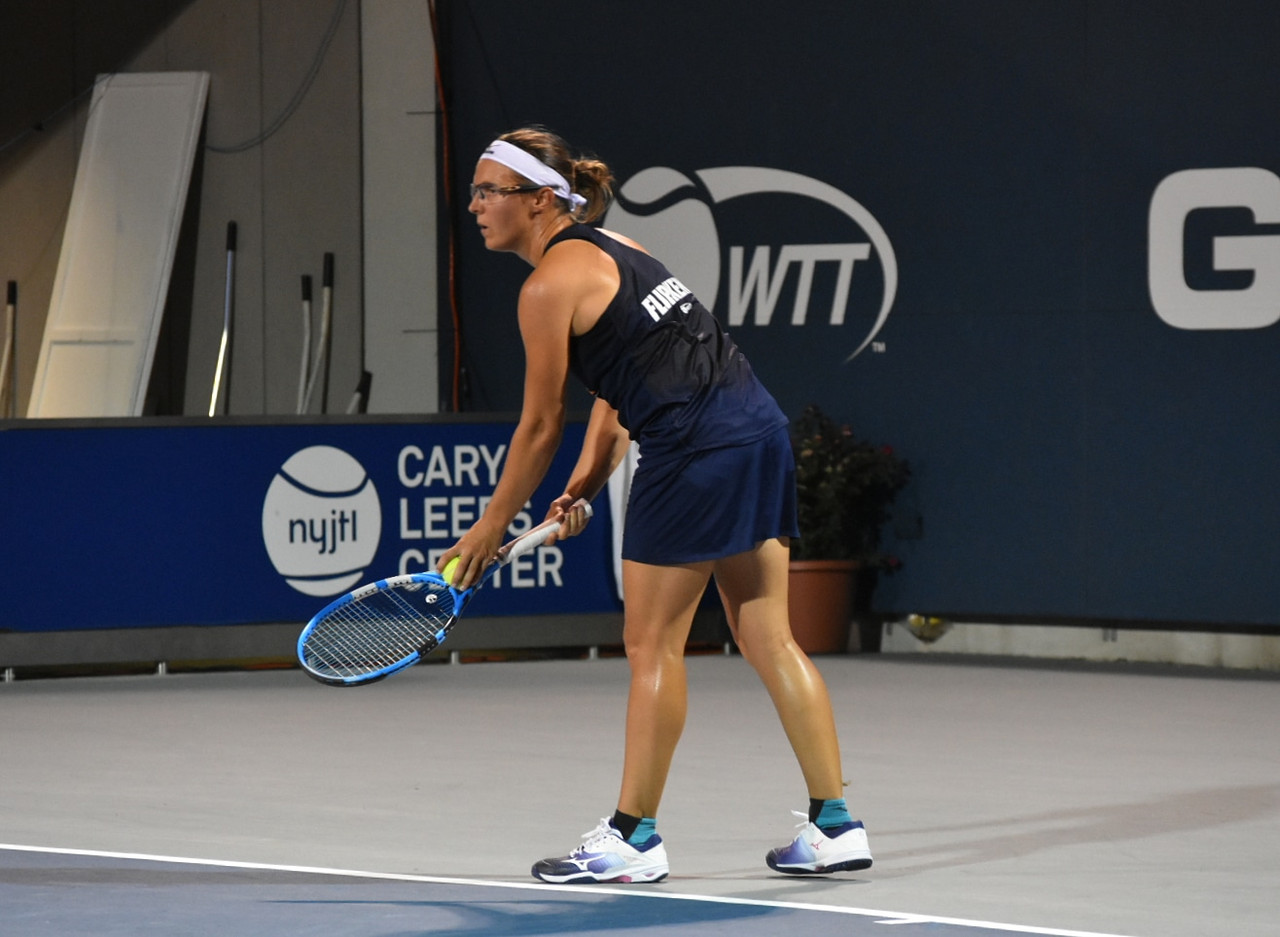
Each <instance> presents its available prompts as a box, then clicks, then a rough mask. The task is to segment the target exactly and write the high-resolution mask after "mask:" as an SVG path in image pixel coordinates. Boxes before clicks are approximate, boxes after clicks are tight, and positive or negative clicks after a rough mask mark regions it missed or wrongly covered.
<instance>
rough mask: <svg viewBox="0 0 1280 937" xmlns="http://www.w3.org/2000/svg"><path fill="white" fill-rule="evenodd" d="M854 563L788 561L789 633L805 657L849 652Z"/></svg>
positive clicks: (854, 573)
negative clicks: (789, 567)
mask: <svg viewBox="0 0 1280 937" xmlns="http://www.w3.org/2000/svg"><path fill="white" fill-rule="evenodd" d="M858 569H859V566H858V563H857V561H856V560H792V561H791V575H790V581H789V584H788V591H787V609H788V612H789V613H790V616H791V633H792V635H793V636H794V637H795V639H796V643H797V644H799V645H800V648H801V650H803V651H804V652H805V653H806V654H843V653H845V652H846V651H847V650H848V649H849V627H850V623H851V622H852V620H853V594H854V586H855V582H856V578H857V573H858Z"/></svg>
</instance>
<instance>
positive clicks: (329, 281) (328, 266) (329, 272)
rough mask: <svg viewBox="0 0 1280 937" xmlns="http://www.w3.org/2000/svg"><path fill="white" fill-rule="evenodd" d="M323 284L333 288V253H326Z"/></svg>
mask: <svg viewBox="0 0 1280 937" xmlns="http://www.w3.org/2000/svg"><path fill="white" fill-rule="evenodd" d="M321 285H322V286H326V287H328V288H330V289H332V288H333V254H325V255H324V279H323V280H322V281H321Z"/></svg>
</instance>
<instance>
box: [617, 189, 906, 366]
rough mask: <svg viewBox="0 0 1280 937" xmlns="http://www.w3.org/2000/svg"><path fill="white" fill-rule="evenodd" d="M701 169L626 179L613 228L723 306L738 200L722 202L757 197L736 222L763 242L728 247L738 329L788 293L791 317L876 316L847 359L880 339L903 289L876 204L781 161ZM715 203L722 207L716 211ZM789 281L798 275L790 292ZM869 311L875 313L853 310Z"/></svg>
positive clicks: (804, 320)
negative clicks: (723, 231) (724, 236)
mask: <svg viewBox="0 0 1280 937" xmlns="http://www.w3.org/2000/svg"><path fill="white" fill-rule="evenodd" d="M694 176H696V180H695V179H690V178H689V177H688V176H685V175H683V174H682V173H679V172H677V171H676V170H674V169H669V168H666V167H662V166H657V167H652V168H650V169H645V170H643V171H642V172H639V173H637V174H636V175H634V176H632V177H631V178H630V179H628V180H627V181H626V183H624V184H623V185H622V186H621V187H620V188H619V190H618V198H617V200H616V201H615V202H614V204H613V206H612V207H611V208H610V209H609V212H608V214H607V215H606V216H605V219H604V225H605V227H607V228H611V229H613V230H615V231H618V232H620V233H624V234H627V235H628V236H630V237H633V238H635V239H636V240H637V241H639V242H640V243H641V244H644V245H645V247H646V248H648V249H649V250H651V251H653V252H654V254H655V255H656V256H657V257H659V258H660V259H662V260H663V261H664V262H665V263H666V264H667V266H668V267H670V268H671V269H672V271H673V272H675V273H676V274H678V275H679V276H680V278H681V279H682V280H683V281H684V282H685V283H686V284H687V285H688V286H689V288H690V289H691V290H693V292H694V295H696V296H697V297H698V299H699V300H700V301H701V302H702V304H703V305H704V306H706V307H707V308H708V309H713V310H716V311H720V310H718V309H717V307H716V299H717V297H718V296H719V293H720V285H721V279H722V278H721V272H722V260H723V258H724V257H725V251H724V250H723V248H722V246H721V241H720V235H719V233H718V231H717V226H716V220H717V217H721V218H723V216H724V215H725V214H726V213H727V212H728V213H732V209H733V208H734V207H735V206H734V205H730V206H728V208H727V209H726V208H724V207H721V206H724V205H725V203H728V202H731V200H735V199H746V198H747V197H748V196H750V197H752V198H751V201H750V202H743V203H735V204H737V205H743V206H750V211H751V213H750V214H748V215H744V216H743V218H742V219H739V220H737V221H736V223H734V224H733V225H731V226H729V227H730V228H731V229H732V230H733V231H734V232H737V233H738V236H739V237H743V234H744V233H745V234H746V236H752V235H754V234H755V233H756V232H757V231H758V232H759V235H760V236H759V237H758V238H756V239H755V240H756V243H754V244H730V245H729V247H728V252H727V255H728V270H727V276H726V277H725V280H726V283H727V287H728V289H727V293H728V295H727V297H726V303H725V309H724V313H725V318H726V320H727V323H728V326H729V328H730V329H734V328H736V327H739V326H742V325H744V324H750V325H753V326H768V325H770V323H771V322H772V321H773V318H774V314H775V312H776V311H777V310H778V305H779V301H780V300H781V299H782V298H783V296H784V295H788V294H789V295H790V297H791V299H792V302H791V309H790V312H789V321H790V324H791V325H792V326H805V325H809V324H811V323H817V324H823V323H825V324H827V325H830V326H844V325H845V324H846V322H849V323H850V324H851V325H853V324H855V323H863V322H866V321H869V322H870V324H869V326H868V328H867V332H866V333H865V335H864V336H862V337H861V338H860V340H856V339H851V340H850V343H849V344H850V346H852V347H853V350H852V352H851V353H850V354H849V355H848V357H847V358H845V360H846V361H848V360H849V359H851V358H853V357H855V356H856V355H857V354H859V353H860V352H861V351H863V350H864V349H865V348H867V347H868V346H869V345H871V343H872V341H873V340H874V339H875V337H876V335H878V334H879V333H880V330H881V329H882V328H884V324H885V320H887V319H888V318H889V312H890V310H891V309H892V308H893V300H894V296H895V294H896V293H897V290H898V262H897V259H896V258H895V256H894V252H893V245H892V244H890V243H889V237H888V235H886V234H885V232H884V229H883V228H882V227H881V226H880V223H879V222H878V221H876V219H875V218H874V217H873V216H872V214H871V212H869V211H867V209H866V208H864V207H863V206H862V205H860V204H859V203H858V202H857V201H855V200H854V199H852V198H850V197H849V196H848V195H846V194H845V193H843V192H841V191H840V190H839V189H837V188H835V187H834V186H830V185H828V184H827V183H825V182H819V181H818V180H816V179H811V178H809V177H808V176H802V175H799V174H798V173H794V172H787V171H785V170H781V169H765V168H761V167H755V166H724V167H720V168H717V169H702V170H699V171H697V172H695V173H694ZM779 196H782V198H781V199H780V198H779ZM797 197H798V200H797ZM713 205H714V206H717V208H718V209H719V210H718V211H717V212H716V213H715V214H713V213H712V210H711V206H713ZM793 238H794V241H793V242H792V243H787V241H788V240H791V239H793ZM762 241H767V243H761V242H762ZM775 249H776V253H775ZM792 274H794V276H793V275H792ZM864 282H865V283H867V284H871V285H870V289H869V290H868V289H867V288H863V289H859V287H860V286H862V285H863V283H864ZM784 284H789V290H788V291H787V293H784V289H783V287H784ZM815 286H817V288H815ZM811 306H815V308H813V309H811V308H810V307H811ZM862 306H869V307H871V308H870V309H867V310H863V309H862V308H861V307H862ZM784 308H785V307H784ZM863 311H865V312H866V315H863V316H857V315H852V314H851V313H856V312H863ZM846 347H849V346H846Z"/></svg>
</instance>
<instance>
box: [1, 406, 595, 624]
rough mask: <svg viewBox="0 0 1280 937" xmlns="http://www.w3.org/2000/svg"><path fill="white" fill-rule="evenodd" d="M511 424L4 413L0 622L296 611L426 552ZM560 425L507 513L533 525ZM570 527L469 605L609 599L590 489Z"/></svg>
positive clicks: (546, 497)
mask: <svg viewBox="0 0 1280 937" xmlns="http://www.w3.org/2000/svg"><path fill="white" fill-rule="evenodd" d="M511 431H512V424H511V423H509V422H506V421H497V422H488V423H484V422H466V423H461V422H431V423H423V422H415V423H385V422H376V421H371V422H361V423H359V424H336V423H315V422H311V423H305V424H303V423H298V424H274V425H263V424H260V425H245V424H238V423H230V424H227V423H223V422H222V421H218V422H212V421H211V422H208V423H204V422H201V423H195V422H192V421H181V422H164V423H155V424H153V423H149V422H142V421H133V422H129V423H124V422H114V421H111V422H104V423H100V424H96V423H88V424H86V423H79V422H78V423H75V424H73V425H72V424H67V425H65V426H63V425H59V424H57V423H54V424H29V425H28V426H25V427H20V426H17V425H14V424H10V425H9V427H8V428H6V429H5V430H3V431H0V481H2V482H3V484H0V504H2V505H3V509H2V512H0V517H2V518H3V521H2V524H3V537H0V542H3V543H4V547H3V549H4V551H5V553H4V556H3V568H4V576H5V583H6V588H5V592H6V601H5V602H4V603H3V607H2V610H0V629H3V630H8V631H62V630H80V629H95V628H133V627H148V626H166V625H222V624H246V623H258V622H290V621H298V622H302V621H306V620H307V619H309V618H310V617H311V616H312V615H313V614H314V613H315V612H316V611H317V610H318V609H319V608H321V607H322V606H324V605H325V604H327V603H328V602H329V601H330V600H331V599H332V598H333V597H335V596H337V595H340V594H342V593H344V592H347V591H349V590H350V589H351V588H353V587H355V586H357V585H359V584H360V583H361V582H365V581H368V580H371V579H380V578H385V577H387V576H391V575H395V574H397V573H401V572H414V571H418V570H421V569H425V568H428V567H429V566H432V565H434V562H435V558H436V557H437V556H438V555H439V554H440V553H441V552H442V551H443V550H445V549H446V548H448V547H449V546H450V545H452V544H453V543H454V541H455V540H456V539H457V538H458V536H460V535H461V534H462V533H463V532H464V531H465V530H466V529H467V528H468V527H469V526H470V525H471V523H472V522H474V520H475V519H476V518H477V517H478V516H479V515H480V513H481V512H482V511H483V508H484V505H485V504H486V503H487V499H488V498H489V496H490V495H491V493H492V491H493V488H494V485H495V484H496V481H497V478H498V473H499V471H500V469H501V465H502V462H503V459H504V457H505V455H506V447H507V443H508V441H509V439H510V435H511ZM582 432H583V426H582V424H571V425H570V426H569V427H567V429H566V432H565V440H564V443H563V445H562V447H561V451H560V453H559V454H558V455H557V457H556V460H555V462H554V463H553V465H552V468H551V471H550V472H549V473H548V475H547V482H546V483H545V484H544V485H543V487H542V488H541V489H540V490H539V491H538V492H537V493H536V494H535V496H534V498H533V499H532V501H531V503H530V505H529V506H528V507H527V508H526V510H525V512H523V513H522V514H521V515H520V516H519V517H518V518H517V519H516V522H515V523H514V524H513V525H512V528H511V533H512V534H513V535H514V534H517V533H519V532H521V531H522V530H525V529H527V528H528V527H530V526H532V525H534V524H536V523H539V522H540V521H541V520H542V519H543V516H544V515H545V513H546V508H547V504H548V502H549V501H550V500H551V499H552V498H553V497H555V496H557V495H559V494H560V493H561V491H562V490H563V485H564V482H565V481H566V479H567V478H568V474H569V471H570V470H571V468H572V466H573V462H574V460H575V459H576V456H577V448H578V445H579V444H580V442H581V438H582ZM596 508H597V510H596V519H595V521H594V522H593V523H592V524H590V525H589V526H588V528H587V530H586V531H585V532H584V533H583V534H582V535H580V536H578V537H575V538H573V539H571V540H567V541H563V542H561V543H558V544H555V545H554V546H551V547H542V548H539V549H538V550H537V551H535V552H533V553H531V554H529V555H527V556H525V557H521V558H520V559H518V560H517V561H516V562H515V563H513V564H512V565H511V566H510V567H508V568H506V569H503V570H501V571H500V572H499V573H498V575H497V576H495V577H494V579H493V580H492V581H491V582H490V583H489V585H487V586H486V587H485V589H484V590H482V591H481V592H480V593H478V594H477V596H476V599H475V603H474V605H473V612H474V614H476V615H483V616H503V615H553V614H579V613H600V612H612V611H616V610H618V609H619V608H620V604H619V602H618V599H617V595H616V589H615V586H614V579H613V573H612V560H611V556H610V524H609V511H608V509H607V505H606V504H605V496H603V495H602V496H601V498H600V499H598V501H597V504H596Z"/></svg>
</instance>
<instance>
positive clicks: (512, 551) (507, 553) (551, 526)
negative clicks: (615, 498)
mask: <svg viewBox="0 0 1280 937" xmlns="http://www.w3.org/2000/svg"><path fill="white" fill-rule="evenodd" d="M575 508H582V509H583V510H584V511H586V512H587V517H591V515H592V511H591V502H590V501H588V500H587V499H585V498H579V499H578V500H577V501H575V502H573V504H572V505H570V506H569V510H570V511H572V510H574V509H575ZM559 529H560V522H559V521H544V522H543V523H541V524H539V525H538V526H537V527H535V528H533V530H531V531H529V532H528V533H526V534H523V535H521V536H519V537H517V538H516V539H515V540H512V541H511V542H510V543H509V544H507V546H506V547H505V548H504V552H503V554H502V562H504V563H509V562H511V561H512V560H514V559H515V558H516V557H517V556H523V555H524V554H526V553H528V552H530V551H531V550H536V549H537V548H538V547H540V546H542V545H543V544H544V543H546V542H547V538H548V537H550V536H551V535H552V534H554V533H555V532H556V531H558V530H559Z"/></svg>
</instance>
